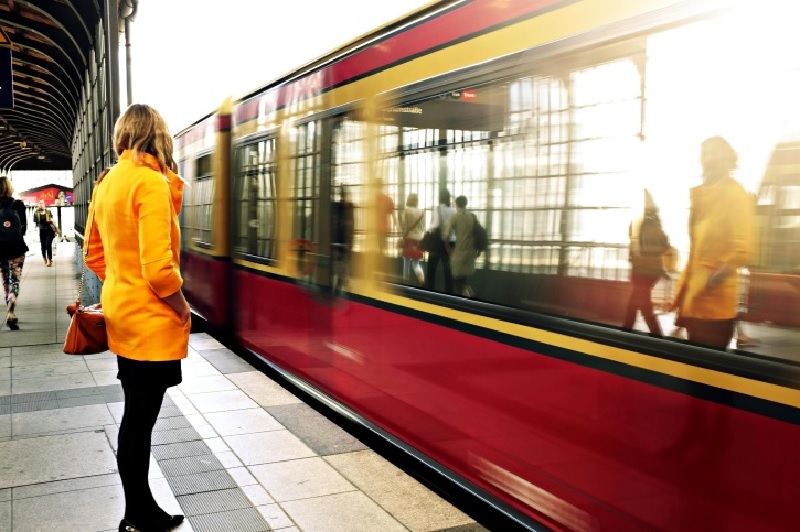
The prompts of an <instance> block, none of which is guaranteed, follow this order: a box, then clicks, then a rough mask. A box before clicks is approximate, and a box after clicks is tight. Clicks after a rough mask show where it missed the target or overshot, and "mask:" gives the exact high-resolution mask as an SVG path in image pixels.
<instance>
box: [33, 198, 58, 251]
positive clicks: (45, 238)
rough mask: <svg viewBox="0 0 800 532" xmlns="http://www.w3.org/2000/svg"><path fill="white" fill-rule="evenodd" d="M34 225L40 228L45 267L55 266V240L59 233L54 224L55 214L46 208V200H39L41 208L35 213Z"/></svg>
mask: <svg viewBox="0 0 800 532" xmlns="http://www.w3.org/2000/svg"><path fill="white" fill-rule="evenodd" d="M33 223H34V224H36V225H38V226H39V240H40V241H41V243H42V258H43V259H44V263H45V265H47V266H48V267H49V266H52V265H53V239H55V237H56V235H57V234H58V231H57V230H56V225H55V224H54V223H53V213H52V212H50V209H47V208H45V206H44V200H39V208H38V209H36V210H35V211H34V213H33Z"/></svg>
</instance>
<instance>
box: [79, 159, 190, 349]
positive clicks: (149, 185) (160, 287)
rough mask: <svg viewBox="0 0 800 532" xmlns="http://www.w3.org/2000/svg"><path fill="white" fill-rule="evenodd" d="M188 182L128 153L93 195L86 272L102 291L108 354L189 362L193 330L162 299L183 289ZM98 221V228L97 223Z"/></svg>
mask: <svg viewBox="0 0 800 532" xmlns="http://www.w3.org/2000/svg"><path fill="white" fill-rule="evenodd" d="M182 195H183V181H182V180H181V179H180V178H179V177H178V176H177V175H175V174H174V173H172V172H168V175H167V177H165V176H164V175H163V174H162V173H161V172H160V171H159V169H158V164H157V162H156V159H155V157H152V156H151V155H149V154H143V157H142V158H141V160H140V161H136V160H135V159H134V157H133V153H132V152H131V151H127V150H126V151H124V152H123V153H122V155H121V156H120V160H119V162H118V163H117V164H116V165H114V167H113V168H112V169H111V171H110V172H109V173H108V174H107V175H106V176H105V178H104V179H103V181H102V182H101V183H99V184H98V185H97V186H96V187H95V190H94V193H93V194H92V202H91V204H90V205H89V217H88V219H87V224H86V225H87V230H86V231H87V237H86V239H85V241H84V255H85V257H86V266H87V267H88V268H89V269H91V270H92V271H93V272H95V273H96V274H97V275H98V277H100V279H101V280H102V281H104V284H103V295H102V303H103V313H104V314H105V319H106V329H107V331H108V347H109V349H110V350H111V351H112V352H114V353H116V354H117V355H120V356H123V357H125V358H131V359H134V360H150V361H163V360H178V359H181V358H184V357H186V355H187V353H188V347H189V331H190V328H191V325H190V323H186V324H185V325H181V322H180V318H179V317H178V315H177V314H176V313H175V311H174V310H172V307H170V306H169V305H167V303H166V302H164V300H163V299H161V298H163V297H165V296H168V295H170V294H173V293H175V292H177V291H178V290H179V289H180V288H181V285H182V284H183V279H182V278H181V274H180V262H179V259H180V241H181V234H180V226H179V225H178V214H179V213H180V208H181V199H182ZM92 220H93V223H92Z"/></svg>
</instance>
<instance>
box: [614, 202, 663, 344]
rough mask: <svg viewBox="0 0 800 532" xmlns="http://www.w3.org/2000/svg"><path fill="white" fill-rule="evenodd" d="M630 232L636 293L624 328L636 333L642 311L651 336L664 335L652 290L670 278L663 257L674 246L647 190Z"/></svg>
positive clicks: (633, 295) (632, 280)
mask: <svg viewBox="0 0 800 532" xmlns="http://www.w3.org/2000/svg"><path fill="white" fill-rule="evenodd" d="M628 233H629V235H630V239H631V241H630V251H629V254H628V260H630V263H631V285H632V291H631V297H630V299H629V300H628V307H627V308H626V309H625V318H624V319H623V322H622V328H623V329H628V330H632V329H633V324H634V323H635V322H636V314H637V312H639V311H641V313H642V318H644V321H645V323H646V324H647V327H648V328H649V329H650V334H655V335H658V336H661V335H662V332H661V324H660V323H659V322H658V318H657V317H656V315H655V313H654V312H653V299H652V291H653V287H654V286H655V285H656V283H657V282H658V280H659V279H661V278H662V277H665V278H668V276H667V273H666V271H665V270H664V258H663V257H664V253H665V252H666V251H667V250H668V249H670V244H669V238H668V237H667V235H666V233H665V232H664V229H663V228H662V227H661V218H660V216H659V214H658V207H657V206H656V204H655V202H654V201H653V198H652V196H651V195H650V192H649V191H647V190H645V191H644V205H643V208H642V212H640V213H639V214H638V216H636V218H634V220H633V221H632V222H631V225H630V228H629V229H628Z"/></svg>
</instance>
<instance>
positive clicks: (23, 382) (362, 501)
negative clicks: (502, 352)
mask: <svg viewBox="0 0 800 532" xmlns="http://www.w3.org/2000/svg"><path fill="white" fill-rule="evenodd" d="M31 248H32V249H33V248H36V249H37V250H38V242H36V241H34V242H32V243H31ZM74 250H75V248H74V245H73V244H69V243H59V245H58V248H57V256H56V259H55V262H54V267H52V268H46V267H45V266H44V264H43V261H42V260H41V257H39V256H38V253H35V254H34V253H31V254H30V256H29V257H28V259H27V260H26V264H25V268H24V272H23V279H22V288H21V291H22V293H21V295H20V301H19V305H18V312H17V313H18V316H19V325H20V330H19V331H10V330H8V328H7V327H6V326H5V320H3V324H2V329H1V330H0V531H6V530H10V531H13V532H28V531H40V530H59V531H62V532H91V531H106V530H108V531H111V530H117V526H118V523H119V520H120V518H121V516H122V513H123V510H124V499H123V493H122V487H121V486H120V483H119V476H118V475H117V472H116V461H115V448H116V440H117V431H118V426H119V422H120V418H121V415H122V407H123V403H122V401H123V396H122V390H121V389H120V387H119V383H118V381H117V379H116V361H115V358H114V355H112V354H111V353H104V354H100V355H92V356H86V357H82V356H67V355H64V354H63V353H62V351H61V346H62V342H63V338H64V334H65V331H66V328H67V325H68V316H67V314H66V312H65V311H64V307H65V305H66V304H67V303H69V302H70V301H72V300H73V299H74V297H75V290H76V285H77V279H78V277H79V274H78V273H76V271H77V270H76V268H75V266H74V262H73V261H74ZM190 346H191V347H190V350H189V357H188V358H187V359H186V360H185V361H184V363H183V375H184V382H183V384H181V385H180V386H179V387H177V388H172V389H170V391H169V392H168V395H167V397H166V398H165V401H164V405H163V407H162V409H161V413H160V416H159V420H158V423H157V424H156V428H155V433H154V435H153V459H152V461H151V469H150V479H151V486H152V488H153V492H154V495H155V497H156V499H157V500H158V501H159V503H160V504H161V505H162V507H163V508H164V509H166V510H167V511H170V512H172V513H178V512H181V513H184V514H186V516H187V520H186V521H185V522H184V523H183V524H182V525H181V526H180V527H179V528H177V529H176V530H179V531H181V532H187V531H191V530H195V531H214V532H218V531H227V530H230V531H236V532H240V531H262V530H282V531H284V532H289V531H347V532H355V531H369V532H375V531H381V532H383V531H395V530H396V531H408V530H411V531H445V530H447V531H452V532H456V531H457V532H473V531H481V530H485V529H484V528H483V527H481V526H480V525H478V524H476V523H475V522H474V521H473V520H472V519H471V518H470V517H468V516H467V515H465V514H464V513H462V512H460V511H459V510H457V509H456V508H454V507H453V506H451V505H450V504H449V503H447V502H446V501H444V500H442V499H441V498H439V497H438V496H437V495H435V494H434V493H432V492H431V491H429V490H428V489H427V488H425V487H423V486H422V485H420V484H419V483H418V482H417V481H415V480H414V479H412V478H411V477H409V476H408V475H406V474H405V473H403V472H402V471H400V470H399V469H397V468H396V467H394V466H393V465H391V464H390V463H389V462H387V461H386V460H384V459H383V458H381V457H380V456H378V455H377V454H375V453H374V452H373V451H371V450H370V449H368V448H366V447H365V446H364V445H363V444H362V443H361V442H360V441H358V440H357V439H355V438H354V437H352V436H351V435H349V434H348V433H346V432H344V431H343V430H341V429H340V428H339V427H338V426H336V425H334V424H333V423H331V422H330V421H328V420H327V419H325V418H324V417H323V416H321V415H319V414H318V413H317V412H316V411H314V410H312V409H311V408H310V407H309V406H307V405H305V404H304V403H302V402H301V401H300V400H299V399H298V398H297V397H295V396H294V395H292V394H291V393H289V392H288V391H286V390H285V389H283V388H282V387H280V386H279V385H278V384H276V383H275V382H273V381H271V380H270V379H268V378H267V377H265V376H264V375H263V374H262V373H261V372H259V371H256V370H254V369H253V368H252V367H251V366H249V365H248V364H246V363H245V362H243V361H242V360H241V359H240V358H238V357H237V356H236V355H234V354H233V353H231V352H230V351H229V350H227V349H225V348H224V347H223V346H222V345H220V344H219V343H218V342H217V341H216V340H214V339H213V338H210V337H209V336H207V335H204V334H194V335H192V338H191V342H190Z"/></svg>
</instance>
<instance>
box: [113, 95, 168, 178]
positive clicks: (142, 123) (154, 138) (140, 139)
mask: <svg viewBox="0 0 800 532" xmlns="http://www.w3.org/2000/svg"><path fill="white" fill-rule="evenodd" d="M114 150H115V151H116V152H117V155H122V152H124V151H125V150H131V151H132V152H133V158H134V161H137V162H140V161H141V159H142V154H143V153H149V154H150V155H152V156H153V157H155V158H156V160H157V161H158V165H159V167H160V168H161V173H163V174H166V173H167V170H172V171H175V169H176V168H177V165H176V164H175V161H174V160H173V159H172V152H173V147H172V135H170V134H169V129H167V123H166V122H165V121H164V118H163V117H162V116H161V115H160V114H159V113H158V111H156V110H155V109H153V108H152V107H150V106H149V105H143V104H133V105H131V106H130V107H128V109H127V110H126V111H125V113H124V114H123V115H122V116H120V117H119V119H118V120H117V124H116V125H115V126H114Z"/></svg>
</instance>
